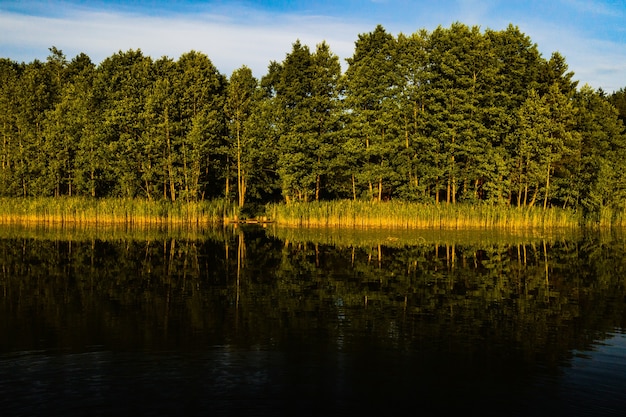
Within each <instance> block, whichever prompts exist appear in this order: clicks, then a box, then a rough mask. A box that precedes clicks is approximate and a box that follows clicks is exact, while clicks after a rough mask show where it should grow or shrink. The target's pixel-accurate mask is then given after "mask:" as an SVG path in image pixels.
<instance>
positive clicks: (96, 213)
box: [0, 197, 239, 227]
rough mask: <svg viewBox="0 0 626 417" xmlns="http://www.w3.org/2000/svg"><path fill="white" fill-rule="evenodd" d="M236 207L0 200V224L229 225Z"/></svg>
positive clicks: (221, 202)
mask: <svg viewBox="0 0 626 417" xmlns="http://www.w3.org/2000/svg"><path fill="white" fill-rule="evenodd" d="M238 212H239V210H238V208H237V206H236V205H234V204H231V203H228V202H227V201H225V200H215V201H192V202H186V201H177V202H171V201H148V200H142V199H112V198H106V199H93V198H83V197H56V198H52V197H50V198H0V224H60V225H66V224H68V225H69V224H91V225H96V224H97V225H112V224H122V225H126V226H129V227H151V226H170V225H188V226H202V225H207V224H218V223H229V222H232V221H236V220H237V218H238Z"/></svg>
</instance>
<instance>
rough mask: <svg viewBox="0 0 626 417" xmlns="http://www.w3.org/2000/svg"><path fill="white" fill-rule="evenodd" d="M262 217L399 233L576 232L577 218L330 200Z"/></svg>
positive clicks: (280, 208)
mask: <svg viewBox="0 0 626 417" xmlns="http://www.w3.org/2000/svg"><path fill="white" fill-rule="evenodd" d="M266 213H267V215H268V216H269V217H270V218H271V219H272V220H273V221H275V222H276V223H278V224H280V225H285V226H297V227H366V228H372V227H377V228H401V229H472V228H500V229H509V230H515V229H526V228H537V227H541V228H555V227H558V228H562V227H571V228H575V227H579V226H580V224H581V218H580V216H579V215H578V214H577V213H575V212H573V211H571V210H564V209H560V208H549V209H547V210H543V209H542V208H538V207H533V208H528V207H521V208H518V207H506V206H493V205H487V204H471V205H470V204H420V203H409V202H402V201H388V202H375V201H374V202H366V201H352V200H343V201H333V202H310V203H294V204H289V205H287V204H272V205H268V206H267V207H266Z"/></svg>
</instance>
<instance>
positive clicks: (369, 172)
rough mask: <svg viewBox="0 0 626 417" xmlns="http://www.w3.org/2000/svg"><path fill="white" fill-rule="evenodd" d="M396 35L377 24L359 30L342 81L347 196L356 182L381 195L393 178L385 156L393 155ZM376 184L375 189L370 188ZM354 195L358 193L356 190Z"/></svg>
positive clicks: (396, 134)
mask: <svg viewBox="0 0 626 417" xmlns="http://www.w3.org/2000/svg"><path fill="white" fill-rule="evenodd" d="M395 53H396V40H395V39H394V37H393V36H392V35H390V34H389V33H387V32H386V31H385V29H384V28H383V27H382V26H381V25H378V26H377V27H376V28H375V29H374V31H373V32H370V33H366V34H361V35H359V37H358V39H357V41H356V42H355V50H354V54H353V56H352V57H350V58H348V59H347V62H348V65H349V66H348V68H347V70H346V73H345V77H344V80H343V87H344V95H345V98H344V106H345V111H346V112H347V113H348V116H347V117H346V119H347V124H348V125H347V128H346V133H345V134H346V135H347V136H348V140H347V141H346V143H345V149H344V152H346V153H347V154H349V155H352V157H353V161H354V162H353V163H352V164H351V167H350V174H351V177H352V184H353V186H352V188H353V198H357V189H356V188H357V187H356V184H357V183H360V184H367V191H366V192H367V194H368V196H369V198H375V199H377V200H381V199H382V198H383V192H384V188H383V187H384V184H385V182H386V181H389V180H391V179H392V178H394V177H395V175H396V174H395V172H394V169H393V166H392V164H391V158H392V156H394V155H395V154H396V151H397V150H398V147H399V146H401V145H400V144H399V143H397V140H398V138H399V135H400V134H399V132H398V131H396V130H395V129H394V128H395V127H396V126H395V124H392V123H391V121H392V119H393V115H394V114H395V112H396V111H397V106H396V103H395V97H393V96H392V95H393V94H395V93H396V92H397V84H398V79H397V76H396V68H395V61H394V57H395ZM374 185H376V191H375V190H374ZM359 194H360V193H359Z"/></svg>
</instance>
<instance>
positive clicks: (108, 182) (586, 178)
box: [0, 23, 626, 216]
mask: <svg viewBox="0 0 626 417" xmlns="http://www.w3.org/2000/svg"><path fill="white" fill-rule="evenodd" d="M346 61H347V69H346V70H345V71H343V72H342V69H341V65H340V60H339V58H338V57H337V55H335V54H334V53H333V52H332V51H331V49H330V47H329V45H328V44H327V43H326V42H322V43H320V44H318V45H317V46H316V48H315V50H313V51H312V50H311V49H310V48H309V47H308V46H306V45H303V44H301V42H300V41H296V42H294V43H293V45H292V49H291V51H290V52H288V53H287V54H286V56H285V58H284V60H283V61H282V62H275V61H273V62H270V63H269V65H268V69H267V73H266V74H265V75H264V76H263V77H261V79H259V80H257V79H256V78H255V77H254V76H253V74H252V71H251V70H250V69H249V68H248V67H246V66H245V65H244V66H242V67H240V68H239V69H237V70H235V71H234V72H233V73H232V74H231V75H230V77H227V76H225V75H223V74H221V73H220V72H219V71H218V69H217V68H216V67H215V66H214V65H213V63H212V62H211V60H210V59H209V57H208V56H206V55H204V54H202V53H199V52H197V51H190V52H188V53H185V54H183V55H181V56H180V57H179V58H178V59H177V60H174V59H172V58H170V57H166V56H164V57H161V58H159V59H152V58H151V57H148V56H145V55H144V54H143V53H142V52H141V50H128V51H125V52H123V51H120V52H118V53H116V54H113V55H112V56H110V57H108V58H106V59H105V60H103V61H102V62H101V63H100V64H99V65H95V64H94V63H93V62H92V61H91V59H90V58H89V57H88V56H87V55H85V54H84V53H81V54H79V55H77V56H76V57H74V58H73V59H71V60H68V59H67V58H66V57H65V55H64V54H63V52H62V51H61V50H59V49H57V48H56V47H51V48H50V55H49V56H48V58H47V59H46V61H45V62H41V61H38V60H35V61H33V62H30V63H18V62H15V61H13V60H11V59H9V58H2V59H0V130H1V133H0V135H1V140H2V144H1V148H0V159H1V165H0V195H2V196H15V197H19V196H23V197H27V196H64V195H67V196H75V195H81V196H91V197H123V198H145V199H149V200H171V201H176V200H179V199H186V200H190V201H191V200H193V201H196V200H202V199H216V198H226V199H229V200H232V201H237V203H238V205H239V206H240V207H244V206H251V205H255V204H263V203H267V202H278V201H285V202H287V203H290V202H294V201H314V200H335V199H375V200H386V199H402V200H407V201H419V202H433V203H442V202H446V203H449V204H454V203H458V202H468V203H479V202H487V203H490V204H500V205H510V206H543V207H548V206H559V207H565V208H571V209H574V210H582V212H584V213H585V214H587V215H589V216H596V215H598V213H600V211H601V210H603V209H606V208H609V209H611V210H615V211H620V212H621V211H623V210H624V208H625V207H624V202H626V198H625V197H626V177H625V176H624V175H623V172H625V168H626V132H625V130H624V123H623V120H624V116H625V114H626V105H625V103H626V91H625V90H624V89H621V90H619V91H616V92H613V93H611V94H607V93H605V92H604V91H602V90H601V89H599V90H594V89H592V88H591V87H589V86H588V85H585V86H582V87H579V86H578V82H577V81H575V80H574V79H573V76H574V74H573V73H572V72H570V71H569V70H568V66H567V63H566V61H565V58H564V57H563V56H562V55H561V54H559V53H558V52H555V53H553V54H552V55H551V56H550V58H549V59H546V58H544V57H543V56H542V55H541V54H540V53H539V52H538V48H537V45H536V44H534V43H533V42H532V41H531V39H530V38H529V37H528V36H526V35H525V34H524V33H522V32H521V31H520V30H519V29H518V28H517V27H516V26H513V25H509V26H508V27H507V28H506V29H505V30H497V31H496V30H489V29H488V30H484V31H482V30H481V29H480V28H479V27H477V26H474V27H469V26H467V25H465V24H462V23H455V24H452V25H451V26H450V27H448V28H444V27H441V26H440V27H438V28H436V29H435V30H433V31H427V30H424V29H422V30H419V31H417V32H415V33H413V34H411V35H405V34H402V33H401V34H398V35H397V36H394V35H392V34H390V33H388V32H387V31H386V30H385V29H384V28H383V27H382V26H381V25H378V26H377V27H376V28H375V29H374V30H373V31H372V32H369V33H363V34H360V35H358V38H357V40H356V42H355V49H354V54H353V56H352V57H350V58H348V59H347V60H346Z"/></svg>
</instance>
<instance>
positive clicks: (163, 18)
mask: <svg viewBox="0 0 626 417" xmlns="http://www.w3.org/2000/svg"><path fill="white" fill-rule="evenodd" d="M453 22H461V23H465V24H467V25H470V26H472V25H478V26H480V27H481V28H482V29H483V30H484V29H487V28H489V29H494V30H500V29H505V28H506V27H507V26H508V25H509V24H510V23H512V24H514V25H516V26H518V27H519V28H520V30H521V31H522V32H523V33H525V34H526V35H528V36H529V37H530V38H531V40H532V41H533V42H534V43H536V44H537V45H538V47H539V50H540V51H541V53H542V54H543V55H544V57H546V58H549V57H550V54H551V53H552V52H554V51H558V52H560V53H561V54H562V55H564V56H565V58H566V60H567V63H568V65H569V68H570V70H571V71H574V73H575V75H574V78H575V79H576V80H579V81H580V85H583V84H589V85H591V86H592V87H593V88H602V89H604V90H605V91H607V92H609V93H610V92H612V91H615V90H618V89H620V88H622V87H626V23H625V22H626V0H546V1H537V0H526V1H517V0H494V1H489V0H441V1H436V0H422V1H409V0H360V1H357V0H347V1H342V0H323V1H311V0H309V1H304V0H297V1H287V0H273V1H270V0H265V1H248V0H240V1H226V0H208V1H193V0H173V1H172V0H170V1H163V0H144V1H121V0H114V1H103V0H99V1H84V0H83V1H81V0H66V1H52V0H49V1H44V0H35V1H29V0H0V57H3V58H10V59H12V60H15V61H19V62H22V61H23V62H31V61H32V60H34V59H40V60H44V59H45V58H46V56H48V48H49V47H51V46H53V45H54V46H56V47H57V48H59V49H61V50H62V51H63V52H64V53H65V54H66V56H67V57H68V58H72V57H74V56H75V55H77V54H78V53H80V52H84V53H86V54H87V55H89V56H90V57H91V59H92V60H93V61H94V62H95V63H96V64H97V63H99V62H100V61H102V60H103V59H104V58H106V57H108V56H111V55H113V54H114V53H116V52H118V51H120V50H122V51H126V50H128V49H137V48H139V49H141V50H142V51H143V52H144V54H146V55H149V56H151V57H153V58H155V59H156V58H160V57H161V56H164V55H165V56H169V57H171V58H174V59H177V58H178V57H179V56H180V55H181V54H183V53H185V52H188V51H190V50H196V51H200V52H203V53H205V54H207V55H208V56H209V58H210V59H211V61H212V62H213V63H214V64H215V66H216V67H217V68H218V70H219V71H220V72H221V73H223V74H225V75H227V76H229V75H230V74H231V73H232V71H233V70H234V69H236V68H239V67H241V66H242V65H247V66H249V67H250V68H251V69H252V70H253V72H254V75H255V76H257V77H261V76H263V75H264V74H265V73H266V70H267V65H268V64H269V62H270V61H271V60H275V61H282V60H283V59H284V57H285V55H286V54H287V53H288V52H289V51H290V50H291V45H292V43H293V42H295V41H296V40H297V39H299V40H300V41H301V42H302V43H304V44H307V45H309V46H310V47H311V48H312V49H314V48H315V45H316V44H318V43H320V42H322V41H326V42H327V43H328V44H329V45H330V47H331V50H332V51H333V52H334V53H335V54H337V55H338V56H339V57H340V58H341V61H342V68H343V69H345V68H346V64H345V58H347V57H349V56H351V55H352V53H353V51H354V41H355V40H356V39H357V37H358V35H359V34H360V33H366V32H370V31H372V30H373V29H374V28H375V27H376V25H377V24H381V25H382V26H383V27H384V28H385V29H386V30H387V31H388V32H389V33H391V34H393V35H397V34H398V33H400V32H402V33H405V34H410V33H413V32H416V31H417V30H419V29H427V30H429V31H431V30H433V29H435V28H436V27H437V26H439V25H441V26H443V27H449V26H450V24H452V23H453Z"/></svg>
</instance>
